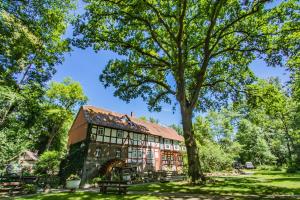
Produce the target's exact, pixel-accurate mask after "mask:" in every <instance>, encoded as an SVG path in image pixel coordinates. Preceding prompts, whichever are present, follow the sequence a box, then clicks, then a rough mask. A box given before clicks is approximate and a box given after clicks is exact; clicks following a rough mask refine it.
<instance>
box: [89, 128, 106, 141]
mask: <svg viewBox="0 0 300 200" xmlns="http://www.w3.org/2000/svg"><path fill="white" fill-rule="evenodd" d="M103 134H104V128H103V127H99V126H93V127H92V132H91V140H96V141H100V142H102V141H103Z"/></svg>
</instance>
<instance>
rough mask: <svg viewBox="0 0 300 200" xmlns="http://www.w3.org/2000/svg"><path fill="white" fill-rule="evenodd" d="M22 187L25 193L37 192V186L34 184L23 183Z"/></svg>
mask: <svg viewBox="0 0 300 200" xmlns="http://www.w3.org/2000/svg"><path fill="white" fill-rule="evenodd" d="M22 189H23V192H24V193H25V194H35V193H37V190H38V187H37V186H36V185H35V184H25V185H23V186H22Z"/></svg>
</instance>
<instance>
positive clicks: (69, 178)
mask: <svg viewBox="0 0 300 200" xmlns="http://www.w3.org/2000/svg"><path fill="white" fill-rule="evenodd" d="M74 180H80V177H79V176H78V175H76V174H71V175H70V176H69V177H68V178H67V181H74Z"/></svg>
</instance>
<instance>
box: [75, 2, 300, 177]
mask: <svg viewBox="0 0 300 200" xmlns="http://www.w3.org/2000/svg"><path fill="white" fill-rule="evenodd" d="M85 2H86V3H87V5H86V13H85V14H84V15H83V16H82V17H81V18H79V20H78V21H77V23H76V26H75V27H76V28H75V36H76V39H75V45H77V46H78V47H81V48H87V47H93V49H94V50H95V51H99V50H101V49H105V50H111V51H114V52H116V53H118V54H119V55H122V57H121V59H113V60H110V61H109V63H108V64H107V65H106V68H105V69H104V71H103V73H102V74H101V76H100V81H101V82H103V83H104V85H105V86H106V87H108V86H113V87H115V93H114V94H115V95H116V96H118V97H120V98H121V99H122V100H125V101H130V100H131V99H134V98H137V97H142V98H143V99H144V100H145V101H146V102H147V103H148V105H149V108H150V110H156V111H159V110H160V109H161V103H170V104H171V103H178V104H179V106H180V111H181V116H182V124H183V131H184V138H185V144H186V147H187V155H188V166H189V175H190V176H191V177H192V181H193V182H194V181H196V180H198V179H200V178H201V179H202V180H204V179H205V178H204V176H203V173H202V171H201V166H200V162H199V155H198V150H197V146H196V142H195V138H194V132H193V128H192V118H193V113H194V112H195V111H205V110H207V109H208V108H211V107H215V106H218V105H220V104H221V103H222V102H226V100H227V99H228V97H235V96H236V95H234V94H235V93H236V92H239V91H240V90H242V87H243V85H245V84H248V83H251V82H252V80H253V79H254V78H255V77H254V75H253V73H252V71H251V70H250V69H249V64H250V63H251V62H252V61H253V60H255V59H256V58H262V59H264V60H265V61H266V62H267V63H268V64H269V65H272V66H275V65H283V64H284V62H286V61H287V60H289V59H290V58H294V57H295V56H297V53H298V50H299V40H298V39H296V40H295V37H292V36H295V35H297V34H294V33H295V32H298V33H299V13H298V12H297V11H296V10H297V9H299V5H297V1H285V2H282V3H280V4H278V5H274V4H270V3H269V2H271V1H266V0H254V1H250V0H249V1H239V0H174V1H173V0H172V1H168V0H165V1H162V0H87V1H85ZM289 34H292V36H290V37H285V36H289ZM294 60H296V59H294ZM172 96H173V97H172ZM174 97H175V98H174Z"/></svg>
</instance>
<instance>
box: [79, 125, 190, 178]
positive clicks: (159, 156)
mask: <svg viewBox="0 0 300 200" xmlns="http://www.w3.org/2000/svg"><path fill="white" fill-rule="evenodd" d="M85 144H86V145H87V155H86V158H85V161H84V167H83V177H82V178H83V180H87V179H91V178H93V177H95V176H97V174H98V173H99V169H100V167H101V165H102V164H104V163H105V162H107V161H109V160H111V159H115V158H118V159H122V160H124V161H125V162H126V163H127V165H128V166H136V167H137V171H138V172H145V171H160V170H170V171H177V172H181V171H182V166H183V161H182V152H184V151H185V147H184V146H181V144H180V142H179V141H175V140H170V139H166V138H162V137H159V136H154V135H151V134H142V133H136V132H132V131H125V130H120V129H115V128H111V127H103V126H97V125H93V124H89V125H88V128H87V137H86V141H85Z"/></svg>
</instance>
